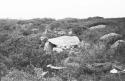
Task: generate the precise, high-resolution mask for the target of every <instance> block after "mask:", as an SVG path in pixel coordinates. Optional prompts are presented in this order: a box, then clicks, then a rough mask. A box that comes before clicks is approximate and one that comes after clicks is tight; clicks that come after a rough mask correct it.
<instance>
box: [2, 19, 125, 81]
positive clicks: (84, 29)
mask: <svg viewBox="0 0 125 81" xmlns="http://www.w3.org/2000/svg"><path fill="white" fill-rule="evenodd" d="M98 25H105V26H106V27H105V28H103V29H94V30H90V29H89V28H91V27H94V26H98ZM124 27H125V18H108V19H107V18H106V19H105V18H102V17H91V18H88V19H76V18H65V19H60V20H55V19H51V18H44V19H39V18H37V19H31V20H13V19H1V20H0V79H1V81H124V80H125V78H124V73H118V74H111V73H110V70H111V69H113V68H114V67H116V68H119V69H121V70H122V69H125V67H124V66H125V65H124V63H125V60H124V58H125V55H124V53H125V51H124V50H125V45H124V46H123V44H122V46H119V47H117V48H111V46H112V45H113V44H115V42H116V41H117V40H123V41H124V40H125V29H124ZM60 31H63V32H65V33H64V35H71V36H73V35H75V36H78V37H79V39H80V41H81V42H80V44H79V45H78V46H77V47H76V48H70V49H67V50H64V51H63V52H61V53H57V52H54V51H53V52H51V53H49V54H48V53H46V51H44V44H45V42H46V41H41V39H40V37H46V38H47V39H49V38H54V37H59V36H62V35H60V34H58V32H60ZM71 31H72V33H70V34H69V32H71ZM110 33H117V34H120V35H121V36H122V37H120V38H119V39H117V40H115V39H112V40H111V41H110V42H105V41H100V37H102V36H104V35H107V34H110ZM48 64H52V65H53V66H62V67H67V68H65V69H60V70H55V69H51V68H47V65H48ZM44 72H46V75H45V76H44V75H42V74H43V73H44Z"/></svg>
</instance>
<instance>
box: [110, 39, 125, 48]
mask: <svg viewBox="0 0 125 81" xmlns="http://www.w3.org/2000/svg"><path fill="white" fill-rule="evenodd" d="M122 46H125V41H124V40H118V41H116V42H115V43H114V44H113V45H111V48H116V49H117V48H118V47H122Z"/></svg>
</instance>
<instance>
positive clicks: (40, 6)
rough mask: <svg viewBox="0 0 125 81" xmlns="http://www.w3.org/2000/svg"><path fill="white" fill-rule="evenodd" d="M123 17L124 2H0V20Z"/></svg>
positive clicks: (81, 0)
mask: <svg viewBox="0 0 125 81" xmlns="http://www.w3.org/2000/svg"><path fill="white" fill-rule="evenodd" d="M94 16H101V17H105V18H114V17H115V18H116V17H125V0H0V18H9V19H32V18H55V19H63V18H67V17H68V18H69V17H72V18H88V17H94Z"/></svg>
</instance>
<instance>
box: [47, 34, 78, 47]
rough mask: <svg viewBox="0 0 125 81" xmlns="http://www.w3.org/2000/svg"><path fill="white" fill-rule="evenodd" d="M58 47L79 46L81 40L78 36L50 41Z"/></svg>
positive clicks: (62, 37)
mask: <svg viewBox="0 0 125 81" xmlns="http://www.w3.org/2000/svg"><path fill="white" fill-rule="evenodd" d="M48 41H49V42H51V43H52V44H55V45H56V46H57V47H70V46H72V45H78V44H79V42H80V40H79V38H78V37H77V36H61V37H56V38H52V39H49V40H48Z"/></svg>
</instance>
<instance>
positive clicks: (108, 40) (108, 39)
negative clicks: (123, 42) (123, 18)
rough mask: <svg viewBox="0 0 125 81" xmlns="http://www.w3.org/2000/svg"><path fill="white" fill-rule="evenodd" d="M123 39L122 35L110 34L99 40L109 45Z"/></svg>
mask: <svg viewBox="0 0 125 81" xmlns="http://www.w3.org/2000/svg"><path fill="white" fill-rule="evenodd" d="M121 38H122V35H120V34H117V33H109V34H105V35H103V36H102V37H100V39H99V40H100V41H103V42H105V43H107V44H108V43H112V42H115V41H117V40H119V39H121Z"/></svg>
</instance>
